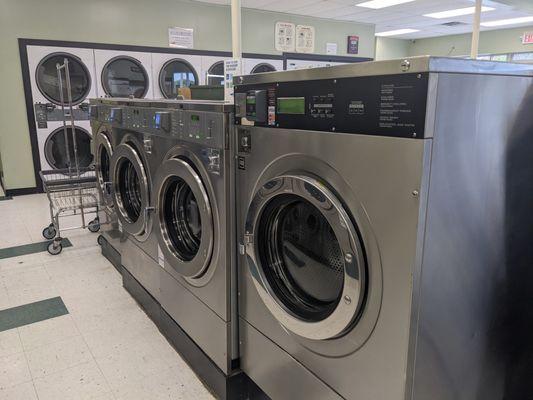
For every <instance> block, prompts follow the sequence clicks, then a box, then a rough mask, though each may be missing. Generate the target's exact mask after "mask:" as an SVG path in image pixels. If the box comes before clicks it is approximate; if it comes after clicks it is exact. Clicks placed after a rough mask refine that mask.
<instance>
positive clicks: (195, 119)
mask: <svg viewBox="0 0 533 400" xmlns="http://www.w3.org/2000/svg"><path fill="white" fill-rule="evenodd" d="M191 120H192V121H200V116H199V115H194V114H192V115H191Z"/></svg>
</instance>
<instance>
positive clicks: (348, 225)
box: [245, 175, 366, 340]
mask: <svg viewBox="0 0 533 400" xmlns="http://www.w3.org/2000/svg"><path fill="white" fill-rule="evenodd" d="M245 246H246V254H247V257H248V261H249V262H248V265H249V268H250V272H251V276H252V279H253V281H254V284H255V287H256V288H257V290H258V292H259V295H260V297H261V299H262V300H263V302H264V303H265V305H266V306H267V308H268V309H269V310H270V312H271V313H272V314H273V315H274V317H275V318H276V319H277V320H278V321H279V322H280V323H281V324H282V325H284V326H285V327H286V328H287V329H288V330H290V331H292V332H293V333H295V334H296V335H299V336H301V337H303V338H307V339H314V340H326V339H332V338H335V337H339V336H341V335H343V334H344V333H345V332H347V331H348V330H349V329H350V328H351V327H352V326H353V325H354V323H355V322H356V321H357V318H358V316H359V314H360V311H361V308H362V305H363V303H364V298H365V280H366V263H365V257H364V253H363V247H362V244H361V242H360V239H359V235H358V233H357V230H356V228H355V226H354V223H353V222H352V220H351V218H350V216H349V214H348V213H347V212H346V211H345V209H344V206H343V204H342V202H341V201H339V199H338V198H337V197H336V195H335V194H334V193H333V192H332V191H331V190H329V189H328V188H327V187H326V186H325V185H324V184H323V183H321V182H320V181H318V180H317V179H315V178H313V177H310V176H304V175H300V176H298V175H285V176H279V177H277V178H274V179H271V180H270V181H268V182H267V183H265V184H264V185H263V186H262V187H261V188H260V189H259V190H258V191H257V193H256V194H255V196H254V198H253V200H252V202H251V204H250V207H249V210H248V213H247V218H246V225H245Z"/></svg>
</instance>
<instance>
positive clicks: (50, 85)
mask: <svg viewBox="0 0 533 400" xmlns="http://www.w3.org/2000/svg"><path fill="white" fill-rule="evenodd" d="M65 59H67V60H68V66H69V73H70V84H71V88H72V103H73V104H79V103H81V102H82V101H83V100H84V99H85V98H86V97H87V95H88V94H89V91H90V90H91V76H90V74H89V70H88V69H87V67H86V66H85V64H83V62H82V61H81V60H80V59H79V58H78V57H75V56H73V55H72V54H67V53H54V54H50V55H48V56H47V57H45V58H43V59H42V60H41V62H40V63H39V65H38V66H37V70H36V76H35V79H36V82H37V87H38V88H39V90H40V91H41V93H42V94H43V96H44V97H46V98H47V99H48V100H50V101H51V102H52V103H55V104H59V105H61V96H60V92H59V81H58V79H57V68H56V65H57V64H63V63H64V62H65ZM63 99H64V102H65V103H66V102H67V100H68V98H67V90H66V85H65V83H63Z"/></svg>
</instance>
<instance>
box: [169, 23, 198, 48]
mask: <svg viewBox="0 0 533 400" xmlns="http://www.w3.org/2000/svg"><path fill="white" fill-rule="evenodd" d="M168 46H169V47H177V48H181V49H192V48H194V29H192V28H179V27H174V28H168Z"/></svg>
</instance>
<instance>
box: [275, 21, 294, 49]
mask: <svg viewBox="0 0 533 400" xmlns="http://www.w3.org/2000/svg"><path fill="white" fill-rule="evenodd" d="M295 29H296V27H295V26H294V24H291V23H290V22H276V33H275V41H276V43H275V48H276V50H277V51H294V38H295V35H296V33H295Z"/></svg>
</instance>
